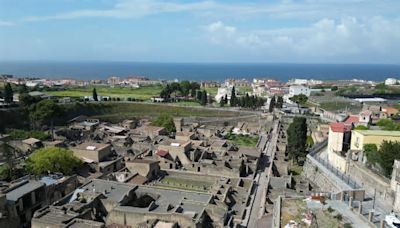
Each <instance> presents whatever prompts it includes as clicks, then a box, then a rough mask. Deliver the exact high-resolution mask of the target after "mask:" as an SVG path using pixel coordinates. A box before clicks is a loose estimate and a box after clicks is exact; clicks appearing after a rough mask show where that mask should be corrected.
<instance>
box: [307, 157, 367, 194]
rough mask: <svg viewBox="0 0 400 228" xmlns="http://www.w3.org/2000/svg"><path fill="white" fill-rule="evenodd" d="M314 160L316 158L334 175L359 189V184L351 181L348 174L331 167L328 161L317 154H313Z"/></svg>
mask: <svg viewBox="0 0 400 228" xmlns="http://www.w3.org/2000/svg"><path fill="white" fill-rule="evenodd" d="M313 158H314V159H315V160H317V161H318V162H319V163H320V164H321V165H323V166H324V167H325V168H327V169H328V170H329V171H331V172H332V173H333V174H335V176H337V177H338V178H339V179H341V180H342V181H343V182H345V183H346V184H348V185H349V186H350V187H352V188H353V189H360V188H361V186H360V185H359V184H357V183H356V182H355V181H353V180H352V179H351V178H350V175H348V174H345V173H343V172H342V171H340V170H338V169H337V168H336V167H333V166H332V165H331V164H329V162H328V161H326V160H324V159H322V158H320V157H318V156H315V157H314V156H313Z"/></svg>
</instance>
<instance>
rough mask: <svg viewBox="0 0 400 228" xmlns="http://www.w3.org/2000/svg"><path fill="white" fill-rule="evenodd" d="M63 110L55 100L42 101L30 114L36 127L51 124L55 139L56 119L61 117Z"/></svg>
mask: <svg viewBox="0 0 400 228" xmlns="http://www.w3.org/2000/svg"><path fill="white" fill-rule="evenodd" d="M61 113H62V110H61V108H60V106H58V105H57V104H56V103H55V102H54V101H53V100H42V101H39V102H38V103H37V104H35V105H34V106H33V108H32V110H31V112H30V114H29V116H30V117H31V120H32V121H33V123H34V126H35V127H37V126H40V125H42V124H46V123H50V127H51V132H52V138H54V132H53V127H54V118H56V117H58V116H59V115H61Z"/></svg>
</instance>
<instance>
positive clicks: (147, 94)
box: [46, 85, 162, 100]
mask: <svg viewBox="0 0 400 228" xmlns="http://www.w3.org/2000/svg"><path fill="white" fill-rule="evenodd" d="M93 88H94V87H93V86H88V87H75V88H67V89H65V90H59V91H47V92H46V93H48V94H50V95H53V96H58V97H83V96H92V91H93ZM161 89H162V86H161V85H151V86H143V87H140V88H127V87H114V88H112V87H106V86H96V91H97V95H99V96H110V97H120V98H128V97H131V98H135V99H143V100H148V99H150V98H151V97H153V96H158V95H160V91H161Z"/></svg>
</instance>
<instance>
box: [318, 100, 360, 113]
mask: <svg viewBox="0 0 400 228" xmlns="http://www.w3.org/2000/svg"><path fill="white" fill-rule="evenodd" d="M320 107H321V108H322V109H325V110H328V111H343V110H346V109H347V110H348V111H350V112H353V113H358V112H360V111H361V109H362V106H361V104H358V103H357V104H353V103H350V102H323V103H321V104H320Z"/></svg>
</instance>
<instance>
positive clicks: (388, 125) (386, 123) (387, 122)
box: [376, 119, 400, 131]
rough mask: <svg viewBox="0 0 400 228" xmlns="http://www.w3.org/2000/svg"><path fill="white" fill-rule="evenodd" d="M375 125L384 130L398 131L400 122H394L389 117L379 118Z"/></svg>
mask: <svg viewBox="0 0 400 228" xmlns="http://www.w3.org/2000/svg"><path fill="white" fill-rule="evenodd" d="M376 125H378V126H380V127H381V128H383V130H385V131H400V123H396V122H394V121H393V120H391V119H381V120H379V121H378V123H377V124H376Z"/></svg>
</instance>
